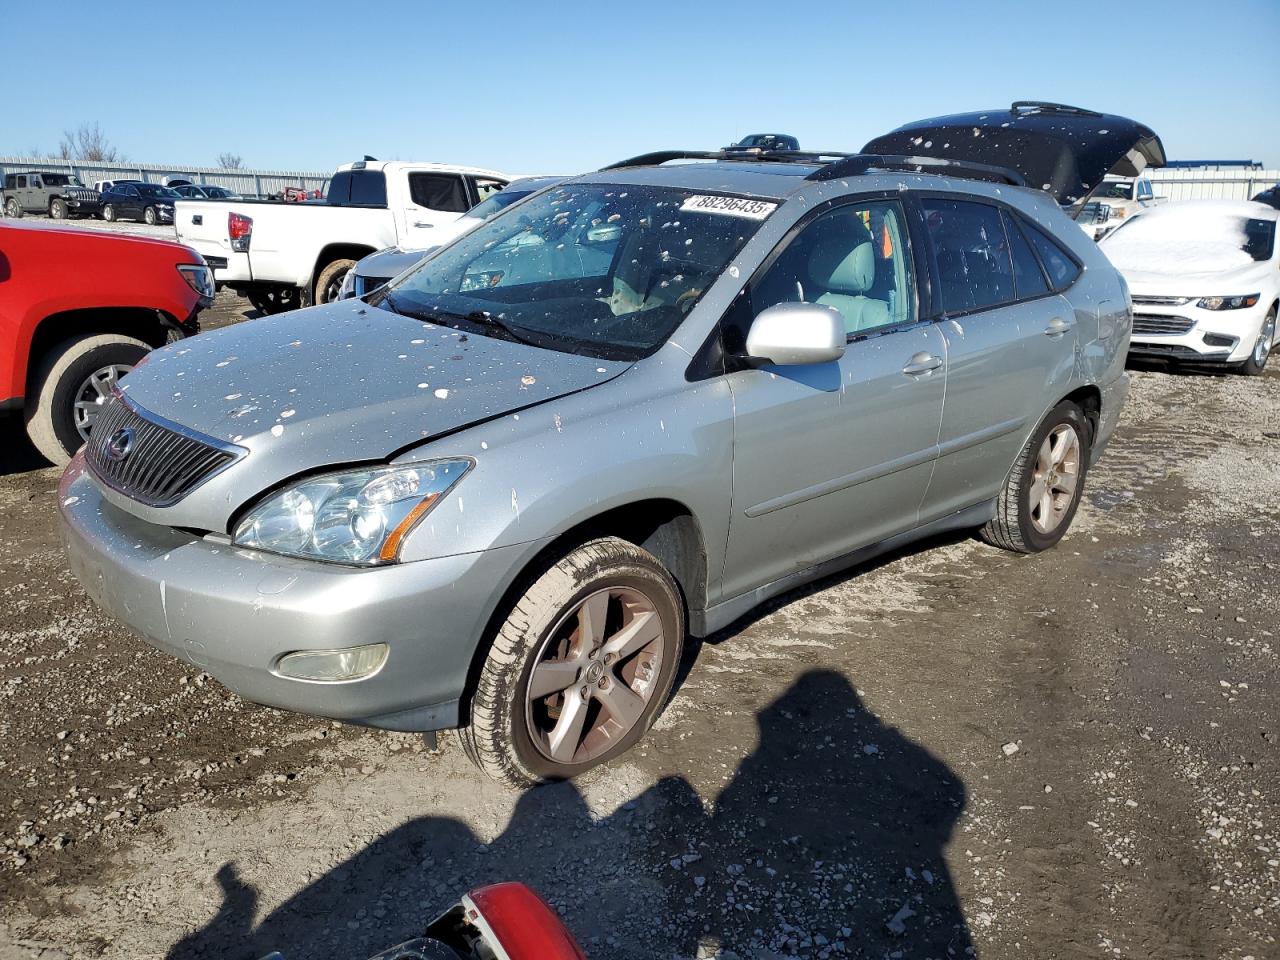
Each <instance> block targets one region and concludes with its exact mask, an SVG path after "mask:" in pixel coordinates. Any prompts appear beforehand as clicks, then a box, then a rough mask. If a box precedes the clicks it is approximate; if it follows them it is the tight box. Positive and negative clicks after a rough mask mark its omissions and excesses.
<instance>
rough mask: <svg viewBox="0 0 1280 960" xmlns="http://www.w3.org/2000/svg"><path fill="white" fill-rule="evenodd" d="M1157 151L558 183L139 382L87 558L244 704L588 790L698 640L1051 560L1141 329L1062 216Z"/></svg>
mask: <svg viewBox="0 0 1280 960" xmlns="http://www.w3.org/2000/svg"><path fill="white" fill-rule="evenodd" d="M961 133H963V136H961V135H960V134H961ZM944 145H945V146H944ZM931 151H932V154H933V156H932V157H931V156H930V153H931ZM908 155H909V156H908ZM677 160H700V161H702V162H685V163H675V162H673V161H677ZM1161 162H1163V151H1162V148H1161V146H1160V142H1159V140H1158V139H1157V138H1156V137H1155V135H1154V134H1152V133H1151V131H1150V130H1148V129H1146V128H1145V127H1142V126H1140V125H1138V124H1136V123H1134V122H1132V121H1129V120H1125V119H1124V118H1121V117H1116V116H1102V115H1099V114H1093V113H1090V112H1088V111H1079V110H1074V109H1073V108H1066V107H1057V106H1054V105H1051V104H1017V105H1015V107H1014V108H1013V109H1012V110H992V111H987V112H985V113H982V114H970V115H962V116H958V117H947V118H941V119H936V120H931V121H925V122H922V123H919V124H912V125H909V126H907V127H904V128H902V129H901V130H899V131H895V132H894V133H891V134H888V135H886V136H885V137H881V138H879V139H877V140H875V141H872V143H870V144H868V146H867V148H866V149H865V150H864V152H863V153H862V154H853V155H818V154H801V153H797V152H786V151H772V152H769V151H766V152H762V153H759V154H752V155H750V156H743V155H741V154H725V153H693V152H683V151H672V152H668V153H660V154H650V155H647V156H645V157H639V158H636V159H634V160H631V161H626V162H624V163H621V164H618V165H616V166H615V167H612V168H609V169H606V170H602V171H600V172H597V173H594V174H589V175H586V176H582V177H578V178H576V179H573V180H569V181H566V182H564V183H562V184H559V185H558V186H555V187H552V188H551V189H549V190H546V191H544V192H542V193H540V194H538V195H535V196H532V197H530V198H529V199H527V200H526V201H524V202H523V203H521V204H519V205H518V206H515V207H513V208H511V209H510V210H508V211H504V212H503V213H500V214H499V215H498V216H496V217H494V218H493V219H492V220H490V221H488V222H487V223H485V224H484V225H482V226H480V227H478V228H477V229H476V230H474V231H473V232H471V233H470V234H468V235H467V236H465V237H462V238H460V239H459V240H457V241H456V242H454V243H453V244H451V245H449V246H448V247H446V248H444V249H443V250H441V251H440V252H439V253H437V254H436V255H435V256H433V257H431V258H429V259H428V260H426V261H425V262H423V263H422V264H421V265H420V266H419V267H417V268H416V269H415V270H412V271H410V272H408V273H406V274H404V275H403V276H401V277H399V278H397V279H396V280H395V281H394V282H392V283H391V284H389V285H388V286H386V287H384V288H382V289H381V290H380V291H377V292H376V293H374V294H372V295H369V296H367V297H365V298H361V299H355V300H346V301H342V302H339V303H333V304H328V305H325V306H320V307H315V308H313V309H309V310H301V311H297V312H293V313H288V314H282V315H278V316H272V317H265V318H262V319H260V320H255V321H251V322H247V323H243V324H240V325H237V326H234V327H229V328H226V329H222V330H217V331H214V332H211V333H208V334H205V335H202V336H200V337H197V338H195V339H194V340H190V341H184V342H183V343H180V344H174V345H172V346H170V347H168V348H165V349H163V350H158V351H156V352H154V353H152V354H150V356H149V357H148V358H147V359H146V360H145V361H144V362H143V363H142V365H140V366H139V367H138V368H136V369H135V371H134V372H133V373H132V374H130V376H129V377H127V378H126V379H125V380H124V381H123V383H122V386H121V387H120V390H119V393H118V395H117V396H116V397H115V399H114V400H113V401H112V402H111V403H110V404H109V405H108V406H107V408H106V409H104V410H103V411H102V413H101V414H100V416H99V419H98V421H97V425H96V426H95V428H94V430H93V433H92V434H91V436H90V440H89V442H88V444H87V445H86V447H85V448H84V449H83V450H82V451H81V453H79V454H78V455H77V456H76V458H75V460H74V461H73V462H72V464H71V465H70V467H69V468H68V470H67V472H66V474H65V476H64V477H63V479H62V483H61V486H60V490H59V495H60V502H61V512H62V517H63V520H64V529H65V532H66V539H67V545H68V549H69V552H70V556H71V562H72V565H73V567H74V569H75V571H76V573H77V574H78V575H79V577H80V579H81V581H82V582H83V584H84V586H85V588H86V590H87V591H88V592H89V593H90V594H91V595H92V596H93V597H94V598H95V599H96V600H98V602H100V603H101V604H102V605H103V606H104V607H106V609H107V610H109V611H111V612H112V613H113V614H114V615H115V616H117V617H119V618H120V619H121V620H123V621H125V622H126V623H128V624H130V625H131V626H132V627H134V628H135V629H136V630H137V631H138V632H139V633H141V634H142V635H143V636H144V637H146V638H147V640H148V641H149V642H150V643H152V644H153V645H155V646H156V647H159V648H160V649H162V650H166V651H168V652H170V653H172V654H173V655H175V656H177V657H180V658H182V659H183V660H187V661H189V662H191V663H192V664H195V665H196V666H198V667H200V668H202V669H204V670H207V671H209V672H210V673H211V674H213V676H215V677H216V678H218V679H219V680H220V681H221V682H222V683H224V684H225V685H226V686H227V687H229V688H230V689H231V690H233V691H235V692H236V693H238V694H240V695H241V696H243V697H246V698H248V699H250V700H253V701H257V702H259V703H264V704H269V705H271V706H274V707H280V708H284V709H288V710H295V711H301V712H304V713H309V714H315V715H319V716H323V717H332V718H338V719H341V720H347V721H351V722H354V723H360V724H367V725H372V726H376V727H383V728H388V729H392V730H406V731H414V730H422V731H426V730H434V729H438V728H445V727H461V728H463V742H464V743H465V745H466V748H467V750H468V752H469V753H470V755H471V756H472V757H473V758H474V759H475V761H476V762H477V763H478V764H479V765H480V766H481V767H482V768H483V769H484V770H485V771H486V772H488V773H489V774H491V775H492V776H494V777H495V778H497V779H499V780H503V781H507V782H511V783H535V782H540V781H545V780H550V779H556V778H564V777H572V776H574V775H575V774H577V773H579V772H581V771H583V770H586V769H587V768H589V767H591V766H593V765H595V764H598V763H601V762H603V761H607V760H609V759H610V758H612V757H615V756H617V755H618V754H620V753H621V752H623V751H625V750H626V749H628V748H629V747H630V746H632V745H633V744H634V743H635V742H636V741H637V740H638V739H639V738H640V737H641V736H642V735H643V734H644V732H645V730H646V729H647V728H648V727H649V726H650V724H651V723H652V721H653V720H654V718H655V716H656V715H657V714H658V712H659V711H660V710H661V708H662V706H663V704H664V701H665V700H666V698H667V697H668V695H669V693H670V691H671V688H672V680H673V677H674V675H675V673H676V669H677V665H678V664H679V662H680V657H681V650H682V647H683V644H684V640H685V637H686V636H687V635H694V636H705V635H707V634H709V633H711V632H712V631H716V630H719V629H721V628H723V627H726V626H728V625H729V624H731V623H733V622H734V621H735V620H736V619H738V618H739V617H741V616H742V615H743V614H745V613H747V612H748V611H750V610H751V609H752V608H753V607H755V606H756V605H757V604H759V603H761V602H762V601H764V600H766V599H768V598H770V597H772V596H775V595H777V594H779V593H782V592H784V591H786V590H789V589H791V588H794V587H796V586H798V585H801V584H803V583H805V582H807V581H811V580H813V579H815V578H817V577H820V576H823V575H826V574H829V573H831V572H832V571H835V570H838V569H842V568H845V567H848V566H850V565H852V564H855V563H858V562H860V561H863V560H865V559H866V558H868V557H870V556H871V555H873V554H876V553H879V552H881V551H884V550H886V549H889V548H892V547H894V546H897V545H900V544H903V543H906V542H908V541H912V540H916V539H919V538H921V537H925V536H929V535H931V534H935V533H938V532H939V531H943V530H952V529H972V530H974V531H977V532H978V533H979V534H980V535H981V536H982V537H983V538H985V539H986V540H987V541H989V542H991V543H994V544H997V545H999V546H1001V547H1005V548H1008V549H1010V550H1015V551H1021V552H1028V553H1029V552H1034V551H1039V550H1044V549H1046V548H1048V547H1051V546H1053V545H1054V544H1055V543H1057V542H1058V540H1059V539H1060V538H1061V537H1062V536H1063V534H1064V533H1065V532H1066V530H1067V528H1068V526H1069V524H1070V523H1071V519H1072V516H1073V514H1074V513H1075V511H1076V507H1077V505H1078V504H1079V502H1080V497H1081V492H1082V489H1083V484H1084V480H1085V476H1086V473H1087V471H1088V469H1089V467H1090V465H1091V464H1092V463H1093V462H1094V461H1095V460H1096V458H1097V457H1098V455H1099V453H1100V452H1101V451H1102V449H1103V447H1104V446H1105V445H1106V443H1107V440H1108V438H1109V437H1110V436H1111V433H1112V430H1113V428H1114V427H1115V424H1116V420H1117V418H1118V417H1119V414H1120V410H1121V406H1122V404H1123V402H1124V398H1125V392H1126V383H1127V381H1126V377H1125V374H1124V360H1125V354H1126V351H1127V349H1128V344H1129V330H1130V305H1129V298H1128V294H1127V292H1126V289H1125V286H1124V283H1123V281H1122V280H1121V278H1120V276H1119V275H1118V274H1117V273H1116V271H1115V270H1114V269H1113V268H1112V267H1111V265H1110V264H1109V263H1108V261H1107V259H1106V258H1105V257H1104V256H1103V255H1102V254H1101V253H1100V252H1099V251H1098V250H1097V248H1096V247H1095V245H1094V244H1093V243H1092V241H1090V240H1089V239H1088V238H1087V237H1085V235H1084V234H1083V233H1082V232H1081V231H1080V229H1079V228H1078V227H1077V226H1076V225H1075V224H1074V223H1073V222H1072V221H1071V220H1070V219H1069V218H1068V217H1067V216H1066V215H1065V214H1064V213H1063V212H1062V210H1061V209H1060V208H1059V203H1062V202H1070V201H1072V200H1075V199H1079V198H1082V197H1084V196H1085V195H1086V194H1087V192H1088V191H1089V189H1091V188H1092V187H1093V186H1095V185H1096V184H1097V183H1098V182H1100V181H1101V179H1102V176H1103V175H1104V174H1105V173H1106V172H1108V171H1109V170H1111V169H1113V168H1115V169H1117V170H1118V172H1122V173H1124V172H1127V171H1130V170H1132V171H1134V173H1136V172H1137V170H1140V169H1141V167H1142V166H1144V165H1146V164H1148V163H1150V164H1159V163H1161ZM997 164H1003V167H1007V168H1010V169H1004V168H1001V167H997V166H996V165H997ZM1129 175H1133V173H1130V174H1129ZM1026 183H1029V184H1032V185H1034V189H1029V188H1027V187H1026V186H1024V184H1026Z"/></svg>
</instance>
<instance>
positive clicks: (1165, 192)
mask: <svg viewBox="0 0 1280 960" xmlns="http://www.w3.org/2000/svg"><path fill="white" fill-rule="evenodd" d="M1277 183H1280V170H1250V169H1248V168H1247V167H1246V168H1240V167H1237V168H1235V169H1231V168H1227V169H1223V170H1209V169H1205V168H1203V167H1188V168H1185V169H1159V170H1152V171H1151V188H1152V189H1153V190H1154V191H1155V194H1156V196H1157V197H1168V198H1169V199H1170V200H1248V199H1250V198H1251V197H1254V196H1256V195H1257V194H1258V193H1260V192H1262V191H1263V190H1266V189H1267V188H1268V187H1274V186H1275V185H1276V184H1277Z"/></svg>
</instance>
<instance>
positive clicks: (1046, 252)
mask: <svg viewBox="0 0 1280 960" xmlns="http://www.w3.org/2000/svg"><path fill="white" fill-rule="evenodd" d="M1023 229H1024V230H1025V232H1026V234H1027V239H1029V240H1030V241H1031V245H1032V246H1033V247H1035V248H1036V253H1037V254H1039V255H1040V262H1041V263H1043V264H1044V272H1045V273H1046V274H1048V275H1049V282H1050V283H1051V284H1052V285H1053V289H1054V290H1062V289H1065V288H1066V287H1069V286H1071V284H1073V283H1075V282H1076V277H1078V276H1080V265H1079V264H1078V263H1076V262H1075V260H1073V259H1072V258H1071V257H1070V256H1069V255H1068V254H1067V252H1066V251H1065V250H1063V249H1062V245H1061V244H1059V243H1058V241H1056V240H1054V239H1053V238H1052V237H1050V236H1049V235H1048V234H1047V233H1045V232H1044V231H1043V230H1041V229H1040V228H1039V227H1037V226H1036V225H1035V224H1034V223H1028V222H1027V221H1025V220H1024V221H1023Z"/></svg>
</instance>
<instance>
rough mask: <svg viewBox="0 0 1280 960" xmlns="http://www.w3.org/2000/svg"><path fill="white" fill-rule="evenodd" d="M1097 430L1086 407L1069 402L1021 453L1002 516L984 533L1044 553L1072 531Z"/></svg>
mask: <svg viewBox="0 0 1280 960" xmlns="http://www.w3.org/2000/svg"><path fill="white" fill-rule="evenodd" d="M1092 436H1093V434H1092V430H1091V429H1090V427H1089V421H1088V420H1087V419H1086V418H1085V415H1084V411H1083V410H1081V409H1080V408H1079V407H1078V406H1076V404H1074V403H1072V402H1071V401H1069V400H1064V401H1063V402H1062V403H1060V404H1058V405H1057V406H1056V407H1054V408H1053V409H1052V410H1051V411H1049V415H1048V416H1047V417H1045V418H1044V420H1042V421H1041V423H1040V426H1039V427H1037V428H1036V430H1035V432H1034V433H1032V434H1031V437H1030V439H1028V440H1027V443H1026V446H1024V447H1023V448H1022V451H1021V452H1020V453H1019V454H1018V459H1017V460H1015V461H1014V464H1013V468H1012V469H1011V470H1010V471H1009V475H1008V476H1007V477H1006V478H1005V481H1004V487H1003V488H1002V489H1001V491H1000V495H999V497H997V498H996V515H995V516H994V517H993V518H992V519H991V520H989V521H987V524H986V526H984V527H983V528H982V529H981V530H980V531H979V532H978V536H979V537H981V538H982V539H983V540H984V541H986V542H987V543H989V544H991V545H992V546H995V547H1000V548H1002V549H1004V550H1011V551H1013V552H1014V553H1039V552H1040V551H1041V550H1048V549H1049V548H1050V547H1052V546H1054V545H1055V544H1057V542H1058V541H1059V540H1061V539H1062V538H1063V536H1064V535H1065V534H1066V532H1067V529H1068V528H1069V527H1070V526H1071V521H1072V520H1073V519H1074V518H1075V515H1076V510H1077V508H1078V507H1079V506H1080V498H1081V496H1083V494H1084V482H1085V474H1086V473H1087V472H1088V469H1089V450H1090V447H1091V445H1092Z"/></svg>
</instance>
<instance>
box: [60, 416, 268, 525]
mask: <svg viewBox="0 0 1280 960" xmlns="http://www.w3.org/2000/svg"><path fill="white" fill-rule="evenodd" d="M126 431H127V433H126ZM126 437H127V441H128V442H127V443H124V442H122V441H123V440H124V439H125V438H126ZM113 442H114V448H115V449H114V450H113V449H112V448H113ZM122 447H123V448H124V455H123V456H121V455H120V452H121V448H122ZM247 452H248V451H247V450H245V449H244V448H243V447H236V446H233V445H231V444H228V443H223V442H221V441H220V440H215V439H214V438H212V437H205V436H202V435H200V434H197V433H194V432H193V431H190V430H187V429H185V428H183V427H180V426H179V425H178V424H175V423H169V422H168V421H166V420H164V419H163V418H160V417H156V416H155V415H153V414H150V413H144V412H142V411H140V410H138V409H137V408H135V407H134V406H133V405H132V404H131V403H129V402H128V401H127V400H126V399H125V398H124V396H123V394H120V393H117V394H116V395H115V396H114V397H113V398H112V399H111V400H110V401H109V402H108V403H107V405H106V406H105V407H104V408H103V410H102V412H101V413H100V414H98V419H97V420H95V421H94V424H93V429H92V430H91V431H90V433H89V442H88V443H87V444H86V445H85V454H84V457H85V462H86V463H88V465H89V469H90V470H91V471H92V472H93V474H94V476H96V477H97V478H98V479H100V480H101V481H102V482H103V483H105V484H106V485H107V486H109V487H111V488H112V489H113V490H118V491H119V492H120V493H123V494H124V495H125V496H127V497H130V498H132V499H134V500H137V501H139V502H140V503H145V504H147V505H148V506H152V507H167V506H170V505H172V504H174V503H177V502H178V501H179V500H181V499H182V498H183V497H185V496H186V495H187V494H189V493H190V492H191V491H192V490H194V489H195V488H196V487H198V486H200V484H202V483H204V482H205V481H206V480H208V479H209V478H210V477H212V476H213V475H214V474H216V473H219V472H221V471H222V470H225V469H226V468H227V467H229V466H230V465H231V464H233V463H234V462H235V461H237V460H239V459H240V458H241V457H243V456H244V455H245V454H246V453H247Z"/></svg>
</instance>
